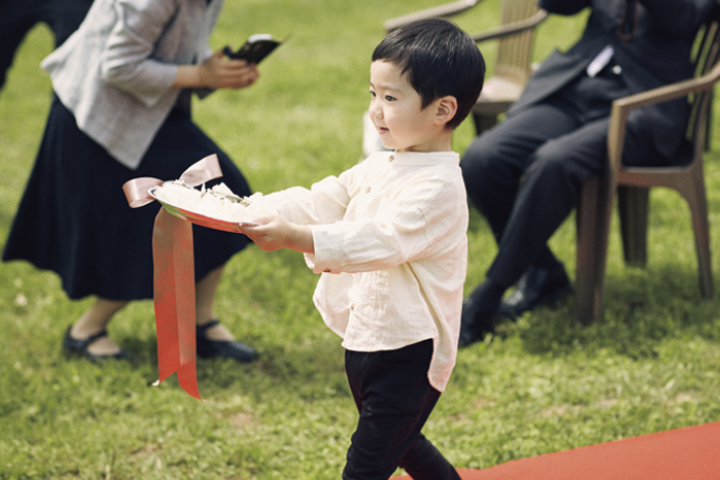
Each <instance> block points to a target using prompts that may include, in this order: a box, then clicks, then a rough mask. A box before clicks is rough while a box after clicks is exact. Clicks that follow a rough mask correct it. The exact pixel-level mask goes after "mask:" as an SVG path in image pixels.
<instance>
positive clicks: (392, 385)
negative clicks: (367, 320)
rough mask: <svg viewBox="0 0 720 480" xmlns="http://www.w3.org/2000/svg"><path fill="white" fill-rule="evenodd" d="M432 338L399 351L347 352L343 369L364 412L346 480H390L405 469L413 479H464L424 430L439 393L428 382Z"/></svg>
mask: <svg viewBox="0 0 720 480" xmlns="http://www.w3.org/2000/svg"><path fill="white" fill-rule="evenodd" d="M432 354H433V342H432V340H425V341H422V342H420V343H416V344H413V345H409V346H407V347H403V348H400V349H398V350H386V351H379V352H354V351H350V350H346V352H345V371H346V372H347V377H348V382H349V384H350V390H351V391H352V394H353V398H354V399H355V404H356V405H357V408H358V411H359V412H360V418H359V420H358V425H357V429H356V430H355V433H353V436H352V444H351V445H350V448H349V449H348V453H347V464H346V465H345V470H344V471H343V475H342V478H343V480H387V479H388V478H389V477H390V476H391V475H392V474H393V473H394V472H395V470H396V469H397V467H398V466H399V467H402V468H404V469H405V471H406V472H407V473H408V474H409V475H410V476H411V477H412V478H413V479H414V480H460V476H459V475H458V474H457V472H456V471H455V468H453V466H452V465H451V464H450V463H449V462H448V461H447V460H446V459H445V457H443V456H442V454H441V453H440V452H439V451H438V450H437V449H436V448H435V447H434V446H433V444H432V443H430V442H429V441H428V440H427V439H426V438H425V437H424V436H423V435H422V433H420V431H421V430H422V427H423V426H424V425H425V421H426V420H427V418H428V416H429V415H430V412H431V411H432V409H433V408H434V407H435V404H436V403H437V401H438V399H439V398H440V392H438V391H437V390H435V389H434V388H433V387H432V386H431V385H430V383H429V382H428V378H427V372H428V367H429V366H430V360H431V358H432Z"/></svg>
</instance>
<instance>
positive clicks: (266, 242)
mask: <svg viewBox="0 0 720 480" xmlns="http://www.w3.org/2000/svg"><path fill="white" fill-rule="evenodd" d="M239 228H240V231H241V232H242V233H244V234H245V235H247V236H248V237H250V239H251V240H252V241H253V242H255V244H256V245H257V246H258V247H260V248H262V249H263V250H265V251H268V252H271V251H274V250H279V249H281V248H289V249H291V250H296V251H298V252H303V253H315V244H314V242H313V235H312V230H311V229H310V227H309V226H308V225H299V224H297V223H290V222H288V221H287V220H285V219H284V218H282V217H280V216H278V215H268V216H265V217H262V218H259V219H258V220H257V223H256V224H246V223H240V224H239Z"/></svg>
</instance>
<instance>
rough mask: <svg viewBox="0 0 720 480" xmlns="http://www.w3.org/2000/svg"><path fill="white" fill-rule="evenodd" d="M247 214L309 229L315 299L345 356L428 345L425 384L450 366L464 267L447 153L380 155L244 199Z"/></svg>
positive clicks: (463, 220) (458, 188)
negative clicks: (305, 184) (265, 213)
mask: <svg viewBox="0 0 720 480" xmlns="http://www.w3.org/2000/svg"><path fill="white" fill-rule="evenodd" d="M251 201H252V205H251V207H250V208H251V209H257V210H262V209H267V210H269V211H273V212H274V213H277V214H278V215H280V216H281V217H283V218H285V219H286V220H288V221H290V222H293V223H298V224H304V225H311V229H312V235H313V240H314V243H315V253H314V254H306V255H305V259H306V262H307V264H308V266H309V267H310V268H312V269H313V271H314V272H315V273H320V274H321V276H320V281H319V282H318V285H317V288H316V290H315V295H314V298H313V299H314V301H315V305H316V306H317V308H318V310H319V312H320V314H321V316H322V318H323V320H324V322H325V324H326V325H327V326H328V327H329V328H330V329H331V330H332V331H333V332H335V333H337V334H338V335H339V336H340V337H342V338H343V343H342V345H343V347H344V348H346V349H348V350H353V351H361V352H375V351H381V350H395V349H399V348H402V347H404V346H407V345H411V344H414V343H417V342H420V341H423V340H427V339H432V340H433V342H434V353H433V357H432V361H431V363H430V368H429V371H428V380H429V381H430V384H431V385H432V386H433V387H434V388H435V389H437V390H438V391H441V392H442V391H444V390H445V386H446V385H447V382H448V380H449V378H450V373H451V372H452V369H453V367H454V365H455V357H456V355H457V343H458V335H459V329H460V311H461V308H462V293H463V283H464V282H465V272H466V267H467V236H466V232H467V225H468V208H467V200H466V193H465V186H464V184H463V180H462V175H461V172H460V168H459V156H458V154H456V153H454V152H431V153H414V152H402V153H397V152H380V153H376V154H374V155H372V156H370V157H369V158H368V159H366V160H365V161H363V162H362V163H359V164H358V165H356V166H354V167H353V168H351V169H350V170H347V171H346V172H343V173H342V174H341V175H340V176H339V177H334V176H331V177H328V178H325V179H324V180H322V181H320V182H318V183H316V184H314V185H313V186H312V188H311V189H310V190H308V189H305V188H302V187H293V188H290V189H288V190H284V191H281V192H276V193H272V194H269V195H266V196H262V194H255V195H253V196H252V197H251Z"/></svg>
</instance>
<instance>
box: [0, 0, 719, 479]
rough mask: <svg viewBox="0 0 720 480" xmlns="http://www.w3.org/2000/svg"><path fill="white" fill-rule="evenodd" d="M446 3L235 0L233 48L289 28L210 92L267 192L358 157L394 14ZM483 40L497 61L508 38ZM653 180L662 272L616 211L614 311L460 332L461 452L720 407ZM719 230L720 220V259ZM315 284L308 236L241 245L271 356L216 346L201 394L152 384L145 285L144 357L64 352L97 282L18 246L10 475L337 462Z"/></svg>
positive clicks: (485, 9)
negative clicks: (638, 263)
mask: <svg viewBox="0 0 720 480" xmlns="http://www.w3.org/2000/svg"><path fill="white" fill-rule="evenodd" d="M497 3H499V2H495V1H493V2H485V4H483V5H481V6H480V7H478V8H476V9H475V10H474V11H472V12H470V13H468V14H466V15H464V16H463V17H461V18H459V19H458V23H460V25H461V26H463V27H464V28H466V29H468V30H482V29H484V28H487V27H489V26H492V25H494V24H495V23H496V22H497V20H498V16H499V12H498V7H497ZM434 4H436V2H434V1H430V0H421V1H420V0H418V1H410V0H402V1H397V2H384V1H379V0H366V1H364V2H338V1H332V0H314V1H310V0H280V1H276V2H269V1H261V0H250V1H245V2H227V6H226V9H225V11H224V14H223V16H222V17H221V22H220V26H219V28H218V29H217V30H216V32H215V34H214V36H213V39H212V41H213V46H214V47H215V48H219V47H220V46H222V45H224V44H226V43H231V44H233V45H234V46H236V47H237V46H239V44H240V43H241V42H243V41H244V40H245V38H246V37H247V36H248V35H250V34H252V33H258V32H268V33H272V34H274V35H275V36H277V37H283V36H285V35H286V34H292V36H291V38H290V40H289V41H288V42H287V44H286V45H283V46H282V47H280V49H279V50H277V51H276V52H275V53H273V55H272V56H271V57H270V58H269V59H268V60H267V61H266V62H265V63H263V65H262V66H261V71H262V78H261V81H260V82H259V83H258V84H257V85H255V86H254V87H252V88H251V89H249V90H245V91H239V92H229V91H223V92H218V93H216V94H215V95H213V96H211V97H210V98H208V99H207V100H205V101H203V102H197V103H196V104H195V111H196V119H197V120H198V122H199V123H200V124H201V125H202V126H203V127H204V128H205V129H206V131H207V132H208V133H209V134H210V136H212V137H213V138H215V139H216V140H217V141H218V143H219V144H220V145H221V146H222V147H223V149H225V150H226V151H227V152H228V153H229V154H230V155H231V157H232V158H233V159H234V160H235V161H236V162H237V164H238V165H239V166H240V168H241V169H242V170H243V172H244V173H245V174H246V176H247V178H248V179H249V181H250V183H251V186H252V187H253V189H254V190H257V191H264V192H269V191H273V190H276V189H280V188H284V187H288V186H291V185H298V184H299V185H303V186H309V185H310V184H311V183H312V182H314V181H316V180H319V179H321V178H323V177H324V176H326V175H330V174H337V173H339V172H341V171H342V170H344V169H346V168H348V167H349V166H351V165H353V164H354V163H356V162H357V161H358V159H359V158H360V155H361V136H362V134H361V116H362V114H363V112H364V110H365V109H366V108H367V104H368V102H369V94H368V87H367V82H368V71H369V58H370V55H371V53H372V49H373V48H374V46H375V45H376V44H377V43H378V41H379V40H380V39H381V38H382V36H383V30H382V22H383V21H384V20H385V19H388V18H391V17H394V16H398V15H401V14H405V13H408V12H411V11H413V10H416V9H419V8H424V7H430V6H433V5H434ZM582 26H583V20H582V18H569V19H568V18H551V19H550V20H548V21H547V22H545V23H544V24H543V25H542V26H541V28H540V30H539V33H538V41H537V48H536V51H535V56H536V58H537V59H538V60H540V59H542V58H544V57H546V56H547V55H548V54H549V53H550V51H551V50H552V49H553V48H556V47H559V48H564V47H565V46H567V45H569V44H571V43H572V42H573V41H574V39H575V38H577V35H578V34H579V32H580V30H581V28H582ZM51 45H52V38H51V36H50V34H49V32H48V30H47V29H46V28H45V27H38V28H36V29H35V30H34V31H33V32H32V33H31V35H30V36H29V37H28V38H27V41H26V42H25V43H24V44H23V47H22V49H21V50H20V52H19V54H18V58H17V61H16V64H15V66H14V68H13V70H12V71H11V74H10V77H9V82H8V85H7V86H6V88H5V89H4V90H3V91H2V92H1V93H0V151H1V152H2V157H1V158H0V239H1V240H0V242H3V243H2V244H0V245H3V244H4V241H5V238H6V236H7V232H8V230H9V227H10V224H11V221H12V218H13V216H14V213H15V210H16V208H17V205H18V202H19V200H20V196H21V194H22V191H23V187H24V185H25V182H26V180H27V178H28V176H29V174H30V170H31V168H32V164H33V160H34V156H35V153H36V150H37V147H38V144H39V141H40V138H41V135H42V130H43V127H44V122H45V116H46V114H47V111H48V108H49V104H50V96H51V89H50V84H49V81H48V78H47V76H46V75H45V74H44V73H43V72H42V71H41V70H40V69H39V66H38V64H39V62H40V60H41V59H42V58H43V57H44V56H45V55H47V54H48V53H49V52H50V50H51ZM483 52H484V53H485V55H486V57H487V59H488V63H489V64H490V65H492V58H493V56H494V54H493V45H492V44H489V45H487V46H483ZM718 125H719V124H718V122H715V124H714V129H713V134H714V135H713V136H714V137H717V136H718V134H719V133H720V130H719V129H720V126H718ZM471 140H472V125H471V124H470V122H465V124H463V125H462V126H461V127H460V128H459V129H458V131H457V133H456V135H455V138H454V146H455V148H456V150H457V151H459V152H462V151H464V149H465V148H466V147H467V145H468V144H469V143H470V141H471ZM715 143H716V146H717V141H716V142H715ZM707 159H708V163H707V170H706V172H707V177H708V179H707V183H708V192H709V196H710V198H709V200H710V212H711V217H712V218H711V224H712V225H718V224H720V218H718V214H719V212H720V194H719V193H718V192H720V189H719V188H718V187H719V186H720V185H719V183H720V170H719V168H718V153H717V152H711V153H709V154H708V155H707ZM118 194H120V193H119V192H118ZM651 199H652V207H653V210H652V214H651V223H650V251H649V262H648V266H647V268H646V269H635V268H629V267H625V266H624V265H623V263H622V259H621V253H620V244H619V237H618V234H617V220H616V219H615V220H614V224H613V234H612V239H611V245H610V253H609V264H608V275H607V277H608V278H607V298H606V312H607V313H606V319H605V321H604V322H603V323H601V324H596V325H592V326H590V327H587V328H583V327H580V326H579V325H577V324H576V323H575V322H574V320H573V302H572V298H569V299H567V300H565V301H563V302H561V303H560V304H559V305H557V306H556V307H554V308H552V309H551V308H541V309H539V310H538V311H537V312H534V313H533V314H532V315H527V316H526V317H524V318H523V319H521V321H519V322H518V323H517V324H512V325H507V326H504V327H503V328H502V329H501V330H502V332H501V333H502V334H501V335H496V336H495V337H494V338H488V339H487V341H486V342H484V343H481V344H477V345H473V346H472V347H470V348H468V349H465V350H462V351H460V353H459V356H458V363H457V366H456V368H455V371H454V373H453V376H452V378H451V381H450V384H449V386H448V388H447V390H446V392H445V393H444V394H443V396H442V397H441V399H440V402H439V404H438V406H437V408H436V409H435V411H434V413H433V415H432V416H431V418H430V420H429V422H428V424H427V427H426V430H425V432H426V434H427V436H428V437H429V438H430V439H431V440H433V441H434V442H435V443H436V444H437V446H438V447H439V448H440V449H441V450H442V451H443V452H444V454H445V455H446V456H447V457H448V458H449V459H450V460H451V461H452V462H453V463H454V465H455V466H457V467H459V468H487V467H490V466H492V465H496V464H498V463H501V462H505V461H508V460H512V459H517V458H522V457H528V456H532V455H538V454H542V453H546V452H552V451H557V450H563V449H568V448H573V447H579V446H583V445H589V444H593V443H598V442H604V441H609V440H614V439H620V438H625V437H630V436H635V435H641V434H646V433H651V432H656V431H661V430H667V429H672V428H679V427H683V426H689V425H696V424H702V423H706V422H713V421H718V420H720V406H719V405H718V402H717V399H718V398H720V315H719V314H718V313H717V311H718V305H719V301H718V300H716V301H713V302H706V301H703V300H702V299H701V297H700V293H699V288H698V280H697V266H696V260H695V253H694V243H693V237H692V231H691V228H690V219H689V214H688V211H687V208H686V206H685V204H684V203H683V201H682V200H681V199H680V198H679V196H678V195H677V194H675V193H672V192H669V191H660V190H657V191H653V193H652V197H651ZM146 208H153V207H146ZM108 221H112V219H108ZM574 228H575V227H574V219H569V220H568V222H566V224H565V225H564V226H563V227H562V228H561V229H560V230H559V231H558V232H557V234H556V235H555V236H554V237H553V238H552V242H551V243H552V247H553V249H554V250H555V251H556V252H557V254H558V256H559V257H560V258H561V259H562V260H564V261H565V262H566V265H567V267H568V271H569V272H570V273H571V274H572V275H574V269H575V260H574V258H575V231H574ZM718 233H719V232H718V231H717V230H714V231H713V232H712V235H713V244H712V246H713V247H714V249H715V252H716V256H715V261H714V271H715V272H718V271H720V269H719V268H718V265H717V261H718V260H717V259H718V258H720V254H718V252H720V248H718V243H717V242H718V238H720V235H719V234H718ZM469 237H470V263H469V267H468V281H467V287H466V290H467V291H469V290H470V289H471V288H472V287H473V286H474V285H475V284H477V283H478V282H479V281H481V280H482V278H483V277H484V274H485V270H486V269H487V267H488V266H489V264H490V262H491V260H492V258H493V256H494V254H495V249H496V247H495V244H494V241H493V239H492V235H491V234H490V231H489V229H488V227H487V225H486V224H485V222H484V220H483V219H482V217H481V216H480V215H479V214H477V213H476V212H473V215H472V218H471V227H470V231H469ZM28 241H33V239H28ZM148 241H150V239H149V238H148ZM315 282H316V278H315V276H314V275H313V274H312V272H310V271H309V270H308V269H307V268H306V267H305V264H304V262H303V259H302V257H301V255H299V254H297V253H294V252H286V251H282V252H275V253H265V252H262V251H261V250H260V249H258V248H255V247H252V248H249V249H248V250H247V251H246V252H243V253H242V254H240V255H237V256H236V257H235V258H233V259H232V261H231V262H230V264H229V266H228V269H227V275H226V277H225V279H224V281H223V283H222V285H221V289H220V292H219V296H218V304H217V311H218V313H219V317H220V318H221V319H222V321H223V322H225V323H226V324H227V325H229V327H230V328H231V330H232V331H233V332H234V333H236V334H237V335H238V336H239V337H240V338H241V339H243V340H245V341H247V342H248V343H250V344H251V345H253V346H255V347H257V349H258V350H259V351H260V353H261V358H260V360H258V361H257V362H256V363H253V364H251V365H238V364H235V363H231V362H223V361H201V362H200V364H199V366H198V378H199V384H200V391H201V394H202V395H203V397H204V398H205V399H206V401H205V402H200V401H197V400H195V399H193V398H191V397H190V396H188V395H187V394H185V393H184V392H183V391H182V390H181V389H180V388H179V386H178V385H177V382H176V380H175V379H174V377H173V378H171V379H169V380H168V381H166V382H164V383H163V384H162V385H161V386H159V387H150V386H149V384H150V383H152V382H153V381H154V380H156V378H157V368H156V345H155V327H154V319H153V308H152V302H151V301H145V302H138V303H134V304H132V305H131V306H130V307H128V308H127V309H126V310H124V311H122V312H121V313H120V314H118V315H117V318H116V320H115V321H114V322H113V323H112V324H111V328H110V333H111V335H112V336H113V338H114V339H116V340H117V341H118V342H119V343H120V345H122V346H123V348H125V349H127V350H128V351H130V352H131V353H132V354H133V355H134V356H135V357H136V358H137V361H135V362H134V363H107V364H103V365H95V364H91V363H88V362H86V361H83V360H73V359H70V360H68V359H65V358H64V357H63V356H62V355H61V352H60V342H61V338H62V335H63V333H64V331H65V329H66V328H67V326H68V325H70V324H71V323H72V322H74V321H75V319H76V318H77V317H78V316H79V315H80V314H81V313H82V312H83V311H84V309H85V308H86V307H87V305H88V302H89V301H90V300H89V299H88V300H84V301H80V302H71V301H69V300H68V299H67V298H66V296H65V294H64V293H63V291H62V289H61V287H60V283H59V281H58V279H57V278H56V276H55V275H54V274H51V273H48V272H41V271H37V270H35V269H34V268H32V267H31V266H29V265H27V264H25V263H20V262H14V263H10V264H2V266H1V267H0V292H2V293H1V294H0V332H2V333H1V334H0V479H2V480H9V479H30V478H62V479H74V478H79V479H127V480H130V479H153V480H154V479H184V478H188V479H190V478H192V479H206V478H207V479H235V480H238V479H274V478H277V479H309V480H318V479H337V478H339V477H340V472H341V470H342V467H343V465H344V457H345V452H346V449H347V447H348V445H349V437H350V434H351V433H352V431H353V429H354V424H355V421H356V413H355V407H354V405H353V401H352V398H351V396H350V393H349V390H348V387H347V384H346V379H345V375H344V370H343V363H342V362H343V352H342V348H341V347H340V339H339V338H337V337H336V336H335V335H334V334H332V333H331V332H330V331H329V330H328V329H327V328H326V327H325V326H324V325H323V323H322V321H321V319H320V317H319V315H318V314H317V312H316V311H315V309H314V306H313V304H312V300H311V296H312V291H313V289H314V285H315Z"/></svg>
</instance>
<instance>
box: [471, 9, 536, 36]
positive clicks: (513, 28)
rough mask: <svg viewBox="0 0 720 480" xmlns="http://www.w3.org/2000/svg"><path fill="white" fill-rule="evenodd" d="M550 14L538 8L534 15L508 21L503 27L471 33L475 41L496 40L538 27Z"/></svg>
mask: <svg viewBox="0 0 720 480" xmlns="http://www.w3.org/2000/svg"><path fill="white" fill-rule="evenodd" d="M547 16H548V13H547V12H546V11H545V10H538V11H537V12H536V13H535V14H534V15H533V16H532V17H530V18H526V19H525V20H520V21H518V22H513V23H508V24H506V25H503V26H502V27H498V28H493V29H490V30H485V31H484V32H479V33H474V34H472V35H470V36H471V37H472V38H473V40H475V43H480V42H485V41H487V40H494V39H497V38H502V37H507V36H510V35H515V34H518V33H521V32H524V31H525V30H529V29H531V28H535V27H537V26H538V25H539V24H540V23H541V22H542V21H543V20H545V19H546V18H547Z"/></svg>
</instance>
